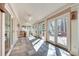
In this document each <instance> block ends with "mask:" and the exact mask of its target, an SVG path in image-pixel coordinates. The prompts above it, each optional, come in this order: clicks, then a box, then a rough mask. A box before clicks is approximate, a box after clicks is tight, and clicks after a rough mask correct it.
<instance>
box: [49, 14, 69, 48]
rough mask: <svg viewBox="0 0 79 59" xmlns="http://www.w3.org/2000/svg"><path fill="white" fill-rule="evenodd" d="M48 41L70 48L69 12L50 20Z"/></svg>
mask: <svg viewBox="0 0 79 59" xmlns="http://www.w3.org/2000/svg"><path fill="white" fill-rule="evenodd" d="M48 41H49V42H51V43H53V44H56V45H58V46H61V47H63V48H67V49H68V48H70V47H69V46H70V16H69V13H68V14H64V15H61V16H59V17H56V18H54V19H50V20H48Z"/></svg>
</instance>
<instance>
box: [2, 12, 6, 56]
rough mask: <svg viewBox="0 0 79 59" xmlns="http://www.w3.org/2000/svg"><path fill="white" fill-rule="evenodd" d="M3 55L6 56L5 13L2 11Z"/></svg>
mask: <svg viewBox="0 0 79 59" xmlns="http://www.w3.org/2000/svg"><path fill="white" fill-rule="evenodd" d="M2 56H5V13H2Z"/></svg>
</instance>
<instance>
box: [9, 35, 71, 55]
mask: <svg viewBox="0 0 79 59" xmlns="http://www.w3.org/2000/svg"><path fill="white" fill-rule="evenodd" d="M69 55H70V54H69V53H68V52H66V51H64V50H62V49H60V48H58V47H55V46H53V45H51V44H49V43H47V42H45V41H44V40H42V39H36V38H35V37H33V36H30V37H29V39H26V38H20V39H19V40H18V42H17V44H16V45H15V47H14V49H13V51H12V52H11V54H10V56H69Z"/></svg>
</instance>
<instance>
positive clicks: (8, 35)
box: [5, 12, 13, 55]
mask: <svg viewBox="0 0 79 59" xmlns="http://www.w3.org/2000/svg"><path fill="white" fill-rule="evenodd" d="M5 39H6V40H5V55H6V54H7V53H8V52H9V50H10V48H11V45H12V44H13V20H12V19H11V15H10V14H9V13H8V12H6V14H5Z"/></svg>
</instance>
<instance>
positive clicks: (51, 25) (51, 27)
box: [48, 21, 55, 42]
mask: <svg viewBox="0 0 79 59" xmlns="http://www.w3.org/2000/svg"><path fill="white" fill-rule="evenodd" d="M48 33H49V40H51V41H53V42H54V41H55V21H52V22H49V23H48Z"/></svg>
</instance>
